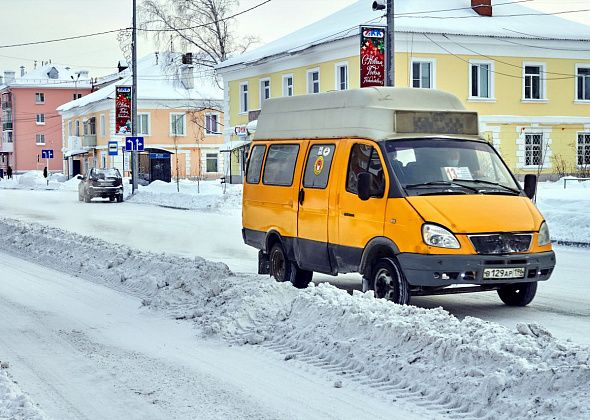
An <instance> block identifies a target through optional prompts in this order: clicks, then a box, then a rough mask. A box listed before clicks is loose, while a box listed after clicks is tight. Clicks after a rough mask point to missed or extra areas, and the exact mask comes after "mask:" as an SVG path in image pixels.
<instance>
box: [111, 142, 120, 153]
mask: <svg viewBox="0 0 590 420" xmlns="http://www.w3.org/2000/svg"><path fill="white" fill-rule="evenodd" d="M118 154H119V142H116V141H109V156H117V155H118Z"/></svg>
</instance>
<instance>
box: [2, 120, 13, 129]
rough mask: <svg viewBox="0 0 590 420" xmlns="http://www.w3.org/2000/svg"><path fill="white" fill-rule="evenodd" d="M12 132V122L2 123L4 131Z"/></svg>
mask: <svg viewBox="0 0 590 420" xmlns="http://www.w3.org/2000/svg"><path fill="white" fill-rule="evenodd" d="M10 130H12V121H5V122H3V123H2V131H10Z"/></svg>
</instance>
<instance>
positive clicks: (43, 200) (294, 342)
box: [0, 181, 590, 419]
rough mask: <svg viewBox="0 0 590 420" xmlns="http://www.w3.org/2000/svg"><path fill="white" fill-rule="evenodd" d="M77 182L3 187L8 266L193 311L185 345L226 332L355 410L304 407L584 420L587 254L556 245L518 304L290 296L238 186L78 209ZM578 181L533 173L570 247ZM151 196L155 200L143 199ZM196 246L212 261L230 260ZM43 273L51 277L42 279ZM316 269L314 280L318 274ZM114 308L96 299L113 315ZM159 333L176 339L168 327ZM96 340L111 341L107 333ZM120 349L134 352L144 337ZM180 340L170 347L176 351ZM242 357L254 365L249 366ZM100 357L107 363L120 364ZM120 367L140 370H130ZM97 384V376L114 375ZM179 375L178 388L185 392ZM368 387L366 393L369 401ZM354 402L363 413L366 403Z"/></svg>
mask: <svg viewBox="0 0 590 420" xmlns="http://www.w3.org/2000/svg"><path fill="white" fill-rule="evenodd" d="M2 183H3V181H0V186H1V185H2ZM68 184H69V185H68ZM76 184H77V183H74V182H72V181H69V182H67V183H63V184H61V186H59V185H58V187H59V188H56V190H54V191H45V190H44V189H45V188H43V186H40V187H33V188H34V189H35V188H36V189H38V190H36V191H30V190H25V191H23V190H18V189H12V187H11V189H7V190H2V191H0V215H2V216H5V217H9V218H10V219H2V220H1V222H0V236H1V238H2V240H1V242H0V248H1V249H3V252H5V253H6V252H8V253H10V254H12V255H13V257H6V259H8V258H13V260H12V261H13V263H12V265H13V266H14V267H15V269H16V267H18V266H19V264H21V265H22V264H24V263H23V262H22V259H26V260H28V261H31V262H35V263H38V264H40V265H41V266H51V267H53V268H55V269H57V270H59V272H60V273H67V274H60V275H59V276H58V275H57V274H53V278H57V277H59V278H60V279H62V276H67V277H64V278H67V283H68V284H69V287H70V288H72V287H73V286H72V285H73V284H77V283H76V282H78V283H80V287H81V288H82V287H85V286H83V283H87V282H93V283H96V284H98V285H99V286H100V287H104V286H107V287H108V288H109V289H111V290H112V289H114V290H117V291H119V292H121V293H124V294H126V295H132V296H134V297H136V299H140V300H141V302H143V306H144V308H143V309H137V312H138V313H140V314H141V316H147V315H148V314H154V313H160V312H161V313H164V314H167V315H168V316H169V317H171V318H178V319H183V320H190V321H191V322H192V323H193V324H194V325H195V326H196V327H197V331H198V335H199V338H197V339H195V340H194V342H193V343H192V345H193V346H194V347H195V348H199V347H200V342H201V341H202V340H206V341H207V342H208V343H209V344H210V343H211V340H214V341H215V340H219V339H223V340H225V342H227V343H230V344H232V345H233V347H231V349H232V351H231V352H230V353H231V355H230V356H229V358H230V359H232V360H233V358H239V357H243V355H244V352H250V351H254V352H255V353H256V355H257V356H256V357H260V358H261V359H262V360H264V359H268V360H269V361H273V362H272V363H271V367H270V370H272V371H273V372H272V373H270V372H269V374H268V378H267V379H265V381H266V382H269V383H270V384H271V385H270V387H271V388H272V387H273V386H274V387H276V386H278V385H277V383H276V382H273V381H276V378H275V376H276V375H279V376H283V375H287V374H288V372H284V371H283V369H285V368H287V367H288V368H289V369H293V370H292V371H291V374H294V375H298V373H297V372H300V373H301V374H303V372H307V373H311V374H312V376H315V375H318V376H319V378H320V382H318V383H315V384H313V381H311V382H308V383H303V384H301V386H303V388H306V387H308V386H312V387H313V386H316V387H319V388H318V389H317V392H319V393H328V394H329V395H331V396H333V395H334V394H332V393H333V392H334V391H335V390H337V391H343V390H344V391H346V392H350V395H346V396H345V397H344V398H345V399H346V400H347V401H349V402H350V403H351V404H353V406H354V407H356V409H357V410H360V411H354V409H352V408H351V410H352V411H350V412H348V413H349V414H347V415H345V414H344V413H347V409H346V408H345V409H343V410H341V411H340V412H337V411H331V410H327V411H323V412H317V413H316V414H317V415H316V416H314V417H337V418H342V417H345V418H371V417H373V418H375V417H377V418H378V417H388V415H387V414H383V413H386V412H387V408H389V409H391V410H393V411H390V412H389V413H390V414H389V416H391V412H395V413H398V415H396V416H395V417H408V414H407V413H406V411H412V412H414V416H415V418H428V417H431V418H441V417H444V416H447V415H451V416H453V417H465V416H467V417H476V418H490V419H491V418H509V417H514V418H590V402H589V401H590V399H589V398H588V397H589V395H588V393H589V391H590V387H589V386H588V384H589V383H590V366H589V365H590V359H589V358H590V351H589V347H588V344H590V336H589V335H588V333H587V332H588V331H589V330H590V312H589V309H588V308H589V305H588V302H590V291H589V290H588V288H587V287H586V284H585V283H586V282H587V281H586V278H587V274H586V271H587V270H586V267H585V264H584V261H585V259H586V258H588V257H590V252H589V251H587V250H584V249H572V248H567V247H557V248H556V253H557V256H558V266H557V268H556V272H555V274H554V276H553V277H552V279H551V280H550V281H548V282H545V283H543V284H541V285H540V288H539V292H538V295H537V298H536V299H535V301H534V302H533V304H532V305H531V306H530V307H527V308H509V307H506V306H504V305H503V304H501V302H500V301H499V299H498V297H497V296H496V295H495V293H481V294H471V295H458V296H442V297H423V298H415V299H413V301H412V302H413V304H415V305H416V306H412V307H399V306H396V305H392V304H390V303H388V302H382V301H376V300H374V299H372V298H371V297H370V296H369V295H362V294H360V293H355V294H354V295H352V296H350V295H348V294H347V293H346V292H344V291H342V290H338V289H336V288H334V287H332V286H327V285H323V284H320V285H319V286H317V287H311V288H309V289H307V290H303V291H300V290H296V289H293V288H292V287H289V286H288V285H285V284H277V283H274V282H273V281H271V280H270V279H269V278H268V277H267V276H258V275H255V274H253V272H254V271H255V270H256V251H255V250H254V249H251V248H249V247H246V246H245V245H243V243H242V239H241V233H240V228H241V224H240V207H239V203H240V195H241V188H240V187H239V186H229V185H228V186H227V191H226V194H223V190H222V186H221V185H220V184H218V183H217V182H204V183H201V186H200V187H201V191H200V194H199V193H197V192H196V183H191V182H183V183H181V193H180V194H179V193H177V192H176V185H175V184H171V185H161V184H160V185H158V184H156V185H152V186H150V187H147V188H141V189H140V190H139V192H138V193H137V194H136V195H135V196H134V197H133V198H131V199H130V200H128V201H127V202H125V203H122V204H118V203H108V202H100V200H97V202H96V203H91V204H86V203H79V202H78V201H77V195H76V193H75V191H77V186H76ZM585 185H586V183H581V184H579V185H578V183H575V184H574V183H572V184H568V187H567V189H566V190H565V191H564V190H563V184H558V183H555V184H549V183H547V184H541V186H540V189H539V201H538V204H539V206H540V208H541V209H542V211H544V212H545V213H546V217H547V220H548V221H549V224H550V228H551V230H552V236H553V237H554V238H555V239H562V240H569V241H572V240H574V239H572V237H569V239H563V238H560V237H559V235H562V237H565V236H566V233H567V232H569V233H567V234H570V235H571V234H573V235H578V236H575V237H576V238H577V240H575V241H576V242H582V241H580V240H579V239H580V238H582V235H583V233H580V230H579V229H578V230H576V229H572V228H571V224H572V222H571V221H569V220H568V218H567V217H568V216H567V211H571V212H574V213H575V212H577V213H578V215H579V216H581V215H583V214H584V207H583V206H584V204H583V201H584V197H585V196H588V197H590V190H586V189H585V188H586V187H585ZM179 197H182V198H180V199H179ZM554 197H557V198H559V200H561V204H559V202H558V201H557V200H554ZM588 199H590V198H588ZM150 202H151V203H155V204H157V205H158V206H152V205H144V204H139V203H150ZM179 204H182V205H179ZM161 206H164V207H161ZM166 207H179V208H185V209H191V210H190V211H185V210H177V209H174V208H172V209H171V208H166ZM576 209H577V210H576ZM13 219H20V220H21V221H23V222H16V221H15V220H13ZM588 219H590V217H588ZM31 222H39V223H41V224H42V225H36V224H33V223H31ZM582 222H587V221H586V220H584V221H582ZM582 222H578V223H582ZM588 225H589V224H587V225H586V226H588ZM43 226H45V227H43ZM47 226H51V227H47ZM581 226H584V225H583V224H581ZM72 232H75V233H72ZM79 235H84V236H79ZM556 235H557V236H556ZM98 238H100V239H98ZM102 240H104V241H107V242H102ZM115 244H117V245H115ZM3 255H4V254H0V258H2V256H3ZM197 255H198V256H200V257H205V258H207V259H211V260H215V261H223V262H224V263H225V264H227V266H229V268H228V267H227V266H226V265H225V264H220V263H213V262H208V261H205V260H203V259H201V258H199V257H195V256H197ZM14 257H18V258H20V259H14ZM18 261H21V263H18ZM33 267H39V266H37V265H30V266H29V265H26V266H25V268H26V271H27V272H30V271H32V270H33V271H34V270H41V271H43V269H42V268H33ZM21 276H22V274H21ZM39 276H43V275H42V274H39ZM39 276H32V277H33V278H32V279H31V280H30V281H31V282H34V279H35V278H38V277H39ZM45 276H46V277H47V279H48V280H47V282H49V283H50V280H49V279H51V278H52V275H50V274H45ZM71 276H74V277H71ZM1 277H2V272H0V278H1ZM325 278H326V276H315V277H314V279H315V281H316V282H320V283H321V281H322V280H324V279H325ZM339 280H340V278H339ZM358 280H359V279H358V276H344V277H343V278H342V280H341V282H342V285H343V286H348V287H350V288H353V287H354V286H357V285H358ZM63 281H65V280H63ZM60 282H62V280H60ZM0 284H2V285H5V282H4V281H2V282H0ZM17 284H19V283H17ZM15 286H16V285H12V284H11V286H10V287H0V300H1V299H7V298H6V294H7V293H9V292H7V291H6V290H4V289H6V288H8V290H12V288H14V287H15ZM39 287H41V286H39V285H38V284H36V283H35V284H32V285H29V286H23V288H24V289H23V290H22V293H21V294H18V293H17V294H15V293H16V292H10V293H13V294H12V295H11V298H10V299H11V300H12V301H14V300H18V299H20V300H21V302H20V304H24V303H26V302H29V301H30V299H28V298H27V294H26V292H27V291H35V290H38V288H39ZM43 287H48V286H47V285H46V284H45V285H44V286H43ZM41 290H43V288H41ZM54 292H55V291H52V292H51V294H49V292H47V295H51V296H57V297H55V298H54V300H55V302H54V304H53V306H55V309H52V310H51V311H49V315H51V317H54V316H56V315H55V314H54V313H53V312H54V311H55V312H56V313H57V312H58V309H59V308H61V307H68V305H71V302H70V303H68V302H62V301H61V296H62V295H65V294H66V292H65V291H64V292H59V291H58V293H57V294H55V293H54ZM76 293H77V295H76V296H79V295H81V294H83V292H76ZM84 293H90V292H84ZM92 293H95V292H94V291H93V292H92ZM35 302H36V303H35ZM35 302H34V306H35V309H34V310H32V311H30V312H31V313H32V314H36V313H38V312H43V311H44V309H43V308H44V305H47V303H46V301H45V300H44V299H43V296H42V297H39V298H37V299H36V300H35ZM103 305H106V303H104V302H103V300H100V305H99V306H100V307H102V306H103ZM5 306H7V305H5ZM8 306H10V305H8ZM53 306H52V308H53ZM439 306H442V308H440V307H439ZM0 307H2V304H0ZM148 308H149V310H148ZM429 308H432V309H429ZM443 308H444V309H443ZM96 309H97V308H94V309H93V310H96ZM114 310H115V309H111V308H110V307H109V308H108V311H109V313H110V314H112V312H113V311H114ZM105 311H106V309H105ZM146 311H147V312H146ZM5 312H6V311H5ZM132 312H133V309H129V311H128V312H126V313H127V314H129V313H132ZM43 313H45V312H43ZM31 316H33V315H31ZM35 316H37V315H35ZM475 317H477V318H475ZM72 318H73V319H75V316H72ZM85 319H86V318H85ZM91 319H94V318H93V317H92V316H89V318H88V320H85V321H84V323H86V322H88V325H86V326H84V325H82V326H76V327H71V326H70V327H69V328H73V329H76V330H78V329H79V330H80V331H83V334H84V335H89V334H90V335H91V336H95V334H94V330H95V329H98V330H99V331H102V330H101V328H105V327H104V326H96V325H90V324H92V323H91V322H90V320H91ZM490 321H491V322H490ZM64 322H65V321H64ZM68 322H71V321H68ZM182 324H183V325H186V324H188V323H187V322H186V321H184V322H183V323H182ZM500 324H502V325H500ZM109 325H110V324H109ZM50 327H53V328H55V326H53V325H50ZM146 328H147V327H146ZM37 334H38V333H37ZM2 336H3V332H2V331H0V360H1V359H2V352H3V349H2V343H3V342H4V343H5V344H6V343H10V342H11V341H10V340H2ZM29 338H30V337H29ZM93 340H96V337H94V338H93ZM170 340H171V342H174V338H173V337H171V338H170ZM568 340H569V341H568ZM31 343H32V342H29V343H28V344H29V345H31ZM102 344H103V345H105V343H104V342H103V343H102ZM108 344H109V346H112V345H113V342H112V340H109V341H108ZM23 346H24V347H26V346H25V345H24V344H23ZM93 346H94V344H93ZM215 346H217V347H215ZM215 346H214V347H215V349H214V350H213V352H221V351H229V350H227V349H228V348H227V345H223V342H216V344H215ZM187 347H189V348H190V346H187ZM91 348H93V349H94V348H95V347H91ZM110 349H111V347H109V350H110ZM223 349H225V350H223ZM127 351H133V352H134V354H136V355H137V354H140V355H141V354H142V353H143V352H145V348H144V347H142V346H140V347H139V348H136V347H134V348H132V349H127ZM150 351H151V350H150ZM186 351H188V350H187V348H185V347H184V346H182V349H181V350H180V351H179V352H180V353H184V352H186ZM199 351H204V350H202V349H201V350H199ZM99 353H100V352H99ZM240 355H242V356H240ZM28 356H30V357H32V355H28ZM78 357H81V356H78ZM88 357H90V356H88ZM54 359H55V358H52V360H54ZM24 360H25V358H24V357H23V358H22V360H16V361H14V360H13V362H14V363H12V366H11V368H10V370H11V371H13V372H14V375H15V376H19V382H20V383H21V385H22V384H23V383H25V384H26V386H25V387H24V388H23V389H24V390H25V391H27V392H29V393H31V394H32V396H33V400H34V401H35V402H37V403H40V404H41V405H42V407H45V406H46V404H48V399H47V398H46V397H47V396H45V397H43V395H44V394H43V392H40V391H39V389H40V388H42V387H40V386H35V381H34V380H33V379H31V376H32V375H29V376H27V374H26V368H24V367H22V366H21V363H19V362H24ZM40 360H43V358H40ZM105 363H106V362H105ZM224 363H227V362H225V361H224ZM251 363H253V366H254V368H253V369H255V368H256V366H257V365H256V363H255V362H254V361H252V362H251ZM108 367H109V369H111V371H117V368H118V367H117V366H112V365H108ZM119 368H120V366H119ZM127 368H129V369H133V368H135V369H137V365H136V366H128V367H127ZM176 368H178V366H176ZM193 368H194V366H193ZM198 369H203V367H202V366H198ZM129 375H130V376H132V374H129ZM246 376H247V375H246ZM263 377H266V376H263ZM273 378H274V379H273ZM218 379H219V378H218ZM291 380H292V379H288V380H286V381H285V382H286V383H290V381H291ZM263 382H264V381H263ZM102 384H103V385H104V386H105V387H108V385H109V384H110V383H109V382H103V383H102ZM117 384H119V385H118V386H123V385H121V384H120V383H118V382H117ZM233 384H234V386H235V387H236V388H237V389H238V390H239V392H244V389H243V388H242V387H243V386H244V384H243V383H242V382H240V381H238V380H237V379H236V381H235V382H233ZM111 385H112V384H111ZM148 385H149V382H144V383H143V386H144V387H149V386H148ZM185 385H186V384H184V385H183V384H179V386H180V387H181V388H182V387H183V386H185ZM259 386H262V385H259ZM340 387H342V388H340ZM38 388H39V389H38ZM66 388H67V387H66ZM263 388H264V387H263ZM122 389H125V388H124V386H123V388H122ZM125 390H126V392H127V391H129V389H125ZM159 392H160V394H159V396H158V397H160V398H161V399H162V400H163V401H168V402H169V404H168V406H167V407H168V408H169V406H170V405H173V406H175V407H176V406H177V405H178V404H177V403H178V401H177V400H175V399H174V398H173V396H171V395H168V394H166V393H163V391H161V390H159ZM307 395H310V394H309V393H308V394H307ZM335 395H338V394H335ZM351 395H356V396H357V397H354V398H353V397H351ZM358 395H361V396H363V397H362V398H361V397H359V396H358ZM367 395H370V396H371V398H373V399H366V398H368V397H366V396H367ZM257 396H259V395H257ZM104 397H105V398H107V397H108V393H106V394H104ZM365 397H366V398H365ZM72 398H74V397H72ZM154 398H156V397H154ZM315 398H316V400H314V401H316V402H315V405H314V404H311V403H310V404H308V405H307V406H305V407H304V408H301V410H304V409H305V410H307V412H306V413H307V414H309V413H314V410H316V409H317V407H319V406H320V405H321V404H322V403H323V401H322V399H321V398H319V397H317V396H316V397H315ZM355 398H356V399H355ZM375 398H376V400H375ZM156 399H157V398H156ZM0 400H1V396H0ZM74 401H76V399H75V398H74ZM273 401H274V400H273ZM292 403H293V405H294V406H296V405H297V402H296V401H295V402H292ZM285 404H287V403H285ZM50 405H51V404H50ZM279 405H280V404H279ZM363 405H366V406H367V407H368V406H370V407H372V409H373V411H363V409H362V407H363ZM56 407H57V411H53V412H51V413H50V414H52V415H53V417H55V413H56V412H57V413H58V414H59V413H60V409H59V407H58V405H54V406H53V408H54V410H55V409H56ZM383 407H385V408H383ZM229 409H231V407H230V408H229ZM381 409H384V410H385V411H380V410H381ZM260 410H261V411H259V412H258V414H259V415H260V417H265V416H266V415H267V414H268V415H269V416H270V417H273V416H278V417H281V418H284V417H300V418H301V417H309V415H307V416H305V413H304V412H303V411H292V410H294V408H293V407H290V406H289V404H287V409H286V410H285V412H289V413H291V414H290V415H285V416H283V412H281V414H280V415H279V414H277V413H278V412H277V411H276V410H277V406H275V405H273V404H272V403H270V404H267V405H265V406H264V407H262V408H260ZM268 410H270V411H268ZM273 410H274V411H273ZM367 410H368V408H367ZM174 412H175V413H185V412H184V411H174ZM195 412H196V411H195ZM269 413H270V414H269ZM262 414H264V415H262ZM150 416H151V415H147V414H146V417H150ZM254 416H256V415H254ZM312 416H313V415H312ZM58 417H59V416H58ZM91 417H92V416H91ZM242 417H248V415H247V414H246V413H244V414H243V415H242ZM409 418H412V417H409Z"/></svg>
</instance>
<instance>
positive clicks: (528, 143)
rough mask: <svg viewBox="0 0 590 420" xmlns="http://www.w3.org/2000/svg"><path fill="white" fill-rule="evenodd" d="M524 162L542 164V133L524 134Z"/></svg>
mask: <svg viewBox="0 0 590 420" xmlns="http://www.w3.org/2000/svg"><path fill="white" fill-rule="evenodd" d="M524 164H525V165H526V166H540V165H543V133H526V134H525V135H524Z"/></svg>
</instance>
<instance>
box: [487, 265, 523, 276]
mask: <svg viewBox="0 0 590 420" xmlns="http://www.w3.org/2000/svg"><path fill="white" fill-rule="evenodd" d="M523 277H524V267H519V268H486V269H484V270H483V278H484V279H521V278H523Z"/></svg>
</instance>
